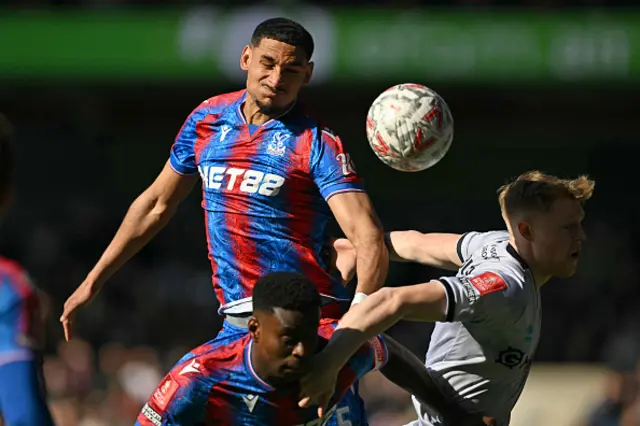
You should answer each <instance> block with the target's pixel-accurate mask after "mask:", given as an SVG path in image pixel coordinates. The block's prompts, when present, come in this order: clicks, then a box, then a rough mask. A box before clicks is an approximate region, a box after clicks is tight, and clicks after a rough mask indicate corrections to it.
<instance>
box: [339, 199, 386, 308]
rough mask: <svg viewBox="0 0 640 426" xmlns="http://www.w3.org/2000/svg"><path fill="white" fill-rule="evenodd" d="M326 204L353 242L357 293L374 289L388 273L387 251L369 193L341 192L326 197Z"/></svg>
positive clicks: (368, 292) (381, 283)
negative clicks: (327, 198)
mask: <svg viewBox="0 0 640 426" xmlns="http://www.w3.org/2000/svg"><path fill="white" fill-rule="evenodd" d="M328 204H329V207H330V208H331V211H332V212H333V214H334V216H335V218H336V220H337V222H338V225H340V228H341V229H342V231H343V232H344V233H345V235H346V236H347V238H348V239H349V241H350V242H351V243H352V244H353V246H354V254H355V257H356V258H355V267H356V271H357V274H358V286H357V288H356V294H357V293H364V294H367V295H368V294H372V293H374V292H375V291H377V290H378V289H380V288H381V287H382V286H383V284H384V281H385V279H386V277H387V270H388V267H389V254H388V251H387V248H386V247H385V244H384V234H383V231H382V228H381V226H380V223H379V221H378V218H377V217H376V214H375V212H374V210H373V206H372V205H371V201H370V200H369V197H368V196H367V194H366V193H364V192H344V193H340V194H336V195H334V196H332V197H331V198H329V200H328ZM336 263H338V262H336ZM341 272H342V271H341ZM343 276H344V274H343Z"/></svg>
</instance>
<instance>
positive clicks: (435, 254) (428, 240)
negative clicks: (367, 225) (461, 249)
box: [385, 231, 462, 271]
mask: <svg viewBox="0 0 640 426" xmlns="http://www.w3.org/2000/svg"><path fill="white" fill-rule="evenodd" d="M460 237H461V235H459V234H442V233H426V234H423V233H422V232H418V231H393V232H389V233H387V234H386V235H385V238H386V243H387V247H388V248H389V256H390V258H391V260H393V261H396V262H415V263H421V264H423V265H428V266H432V267H434V268H440V269H448V270H450V271H455V270H457V269H458V268H459V267H460V266H461V265H462V261H461V260H460V257H459V256H458V250H457V246H458V241H459V240H460Z"/></svg>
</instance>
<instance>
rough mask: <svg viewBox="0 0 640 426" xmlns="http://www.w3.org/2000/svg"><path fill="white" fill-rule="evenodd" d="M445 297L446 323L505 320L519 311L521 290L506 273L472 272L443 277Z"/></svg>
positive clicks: (478, 270)
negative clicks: (512, 313)
mask: <svg viewBox="0 0 640 426" xmlns="http://www.w3.org/2000/svg"><path fill="white" fill-rule="evenodd" d="M438 281H440V282H441V283H442V285H443V286H444V288H445V291H446V295H447V315H446V321H448V322H452V321H486V320H491V321H504V323H507V321H509V320H510V313H511V312H514V311H515V310H516V309H518V306H519V300H520V298H519V294H520V292H521V289H522V287H521V286H520V285H518V282H519V281H517V280H516V279H514V278H513V277H511V276H510V275H509V272H508V270H506V269H505V270H488V269H487V270H482V269H481V268H478V269H475V270H473V272H471V273H469V274H458V275H457V276H455V277H442V278H440V279H439V280H438Z"/></svg>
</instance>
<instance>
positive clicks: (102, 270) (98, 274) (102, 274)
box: [87, 193, 177, 286]
mask: <svg viewBox="0 0 640 426" xmlns="http://www.w3.org/2000/svg"><path fill="white" fill-rule="evenodd" d="M176 207H177V206H170V205H166V204H164V203H162V202H161V201H160V200H159V198H158V197H156V196H153V195H151V194H147V193H143V194H142V195H140V197H138V198H137V199H136V200H135V201H134V202H133V203H132V204H131V207H129V211H128V212H127V214H126V216H125V217H124V219H123V221H122V224H121V225H120V228H119V229H118V231H117V232H116V235H115V236H114V238H113V240H112V241H111V243H110V244H109V246H108V247H107V249H106V250H105V252H104V253H103V255H102V256H101V258H100V260H99V261H98V263H97V264H96V266H95V267H94V268H93V270H92V271H91V272H90V273H89V275H88V277H87V280H88V281H90V282H92V283H93V284H94V285H97V286H102V285H103V284H104V283H105V282H106V281H107V280H108V279H109V278H110V277H111V276H112V275H113V274H114V273H115V272H117V271H118V270H119V269H120V268H121V267H122V266H123V265H124V264H125V263H126V262H127V261H128V260H129V259H131V258H132V257H133V256H134V255H135V254H136V253H138V252H139V251H140V250H141V249H142V248H143V247H144V246H145V245H147V243H148V242H149V241H150V240H151V239H152V238H153V237H154V236H155V235H156V234H157V233H158V232H159V231H160V230H161V229H162V228H164V226H165V225H166V224H167V223H168V222H169V220H170V219H171V217H172V216H173V215H174V213H175V211H176Z"/></svg>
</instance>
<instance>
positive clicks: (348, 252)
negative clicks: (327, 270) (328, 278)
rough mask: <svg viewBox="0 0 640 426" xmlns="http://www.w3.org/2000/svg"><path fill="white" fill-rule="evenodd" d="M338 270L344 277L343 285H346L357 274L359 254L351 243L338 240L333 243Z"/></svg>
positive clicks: (341, 239)
mask: <svg viewBox="0 0 640 426" xmlns="http://www.w3.org/2000/svg"><path fill="white" fill-rule="evenodd" d="M333 251H334V252H335V265H336V269H337V270H338V271H339V272H340V276H341V277H342V284H344V285H346V284H348V283H349V281H351V280H352V279H353V277H354V275H355V274H356V264H357V253H356V248H355V247H354V246H353V244H351V241H349V240H347V239H346V238H338V239H336V240H335V241H334V242H333Z"/></svg>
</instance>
